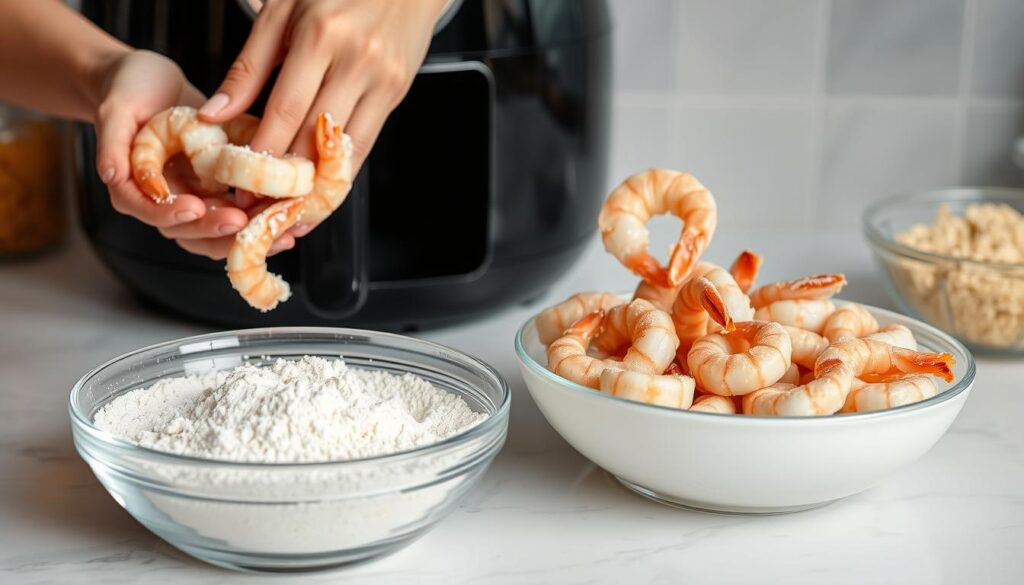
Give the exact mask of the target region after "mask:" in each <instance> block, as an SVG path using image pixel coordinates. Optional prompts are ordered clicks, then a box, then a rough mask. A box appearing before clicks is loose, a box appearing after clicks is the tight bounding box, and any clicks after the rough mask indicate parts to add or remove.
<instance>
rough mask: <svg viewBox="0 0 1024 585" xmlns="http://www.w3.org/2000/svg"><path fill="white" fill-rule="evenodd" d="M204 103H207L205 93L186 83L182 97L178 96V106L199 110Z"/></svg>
mask: <svg viewBox="0 0 1024 585" xmlns="http://www.w3.org/2000/svg"><path fill="white" fill-rule="evenodd" d="M204 103H206V96H205V95H203V92H201V91H199V90H198V89H196V87H195V86H194V85H192V84H191V83H189V82H187V81H186V82H185V85H184V87H182V88H181V95H179V96H178V105H182V106H192V107H193V108H199V107H201V106H202V105H203V104H204Z"/></svg>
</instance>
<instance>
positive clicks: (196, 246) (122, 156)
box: [95, 51, 295, 259]
mask: <svg viewBox="0 0 1024 585" xmlns="http://www.w3.org/2000/svg"><path fill="white" fill-rule="evenodd" d="M203 100H204V96H203V95H202V93H200V92H199V91H198V90H197V89H196V88H195V87H193V86H192V85H191V84H190V83H189V82H188V80H186V79H185V76H184V75H183V74H182V72H181V69H180V68H178V66H177V65H176V64H175V63H174V62H173V61H171V60H170V59H167V58H166V57H163V56H162V55H159V54H157V53H152V52H149V51H130V52H126V53H124V54H122V55H119V56H118V57H117V58H116V59H115V60H113V61H112V62H111V63H110V64H109V65H108V66H106V67H105V69H104V79H103V84H102V99H101V101H100V104H99V106H98V108H97V111H96V115H95V123H96V144H97V149H96V150H97V155H96V165H97V171H98V172H99V175H100V178H101V179H102V180H103V182H104V183H106V185H107V188H108V189H109V190H110V202H111V204H112V205H113V206H114V209H116V210H117V211H119V212H121V213H124V214H126V215H130V216H132V217H135V218H137V219H139V220H140V221H142V222H144V223H147V224H149V225H151V226H154V227H156V228H158V229H159V230H160V233H161V234H163V235H164V237H167V238H170V239H173V240H175V241H176V242H177V243H178V245H179V246H181V247H182V248H184V249H185V250H188V251H189V252H192V253H195V254H200V255H203V256H208V257H210V258H214V259H219V258H223V257H224V256H225V255H226V254H227V250H228V248H229V247H230V245H231V242H232V241H233V240H234V236H232V235H231V234H234V233H235V232H237V231H238V230H240V229H242V228H243V227H245V225H246V224H247V223H248V221H249V215H248V214H247V213H246V211H243V210H242V209H239V208H237V207H236V206H235V204H234V203H233V202H231V201H230V200H228V199H225V198H223V197H219V196H214V197H206V196H204V195H206V194H204V193H203V192H202V190H201V188H200V187H199V182H198V180H197V178H196V176H195V174H194V173H193V172H192V168H191V166H189V164H188V160H187V159H185V158H184V157H176V158H174V159H172V160H171V161H170V162H168V164H167V166H166V167H165V169H164V176H165V177H166V178H167V180H168V183H169V184H170V186H171V190H172V192H173V193H176V194H178V196H177V197H175V199H174V201H173V202H172V203H164V204H160V203H156V202H154V201H153V200H152V199H150V198H149V197H148V196H147V195H145V194H144V193H143V192H142V191H140V190H139V188H138V186H137V185H136V184H135V181H134V180H133V179H132V173H131V167H130V163H129V158H130V154H131V148H132V141H133V140H134V138H135V134H136V132H138V130H139V128H141V127H142V126H143V125H144V124H145V123H146V122H148V121H149V119H150V118H151V117H153V116H154V115H156V114H158V113H159V112H161V111H163V110H165V109H167V108H169V107H171V106H176V105H188V106H199V105H201V104H202V103H203ZM189 193H195V195H191V194H189ZM294 245H295V239H294V238H293V237H292V236H291V235H285V236H282V238H280V239H279V240H278V241H277V242H276V243H275V248H274V251H281V250H285V249H288V248H290V247H292V246H294Z"/></svg>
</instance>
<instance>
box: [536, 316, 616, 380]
mask: <svg viewBox="0 0 1024 585" xmlns="http://www.w3.org/2000/svg"><path fill="white" fill-rule="evenodd" d="M604 318H605V313H604V311H601V310H598V311H594V312H592V313H589V314H587V315H585V316H584V317H583V318H582V319H580V320H578V321H576V322H575V323H573V324H572V325H571V326H570V327H569V329H567V330H566V331H565V334H564V335H562V336H561V337H559V338H558V339H556V340H555V341H553V342H552V343H551V345H549V346H548V369H549V370H551V371H552V372H554V373H556V374H558V375H559V376H561V377H563V378H565V379H566V380H571V381H573V382H576V383H577V384H581V385H583V386H587V387H588V388H593V389H595V390H597V389H599V388H600V382H601V372H603V371H604V370H605V368H607V367H608V366H609V365H610V363H611V362H608V361H606V360H602V359H598V358H595V357H591V356H589V355H587V348H588V347H589V346H590V340H591V339H593V337H594V335H596V334H597V332H598V330H599V329H600V328H601V323H602V321H603V320H604Z"/></svg>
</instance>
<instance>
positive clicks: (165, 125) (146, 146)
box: [130, 106, 228, 203]
mask: <svg viewBox="0 0 1024 585" xmlns="http://www.w3.org/2000/svg"><path fill="white" fill-rule="evenodd" d="M227 143H228V135H227V133H225V132H224V129H223V128H221V127H220V126H219V125H217V124H208V123H206V122H202V121H201V120H199V116H198V113H197V112H196V110H195V108H189V107H186V106H178V107H175V108H169V109H166V110H164V111H162V112H160V113H159V114H157V115H155V116H153V117H152V118H150V120H149V122H146V125H145V126H143V127H142V129H140V130H139V131H138V133H137V134H136V135H135V140H134V142H133V143H132V153H131V159H130V160H131V167H132V177H133V178H134V179H135V183H136V184H137V185H138V186H139V189H141V190H142V192H143V193H145V194H146V195H148V196H149V197H150V198H152V199H153V200H154V201H156V202H157V203H170V202H171V201H174V194H173V193H171V189H170V187H169V186H168V185H167V179H165V178H164V165H165V164H167V161H168V160H170V159H171V157H173V156H174V155H176V154H178V153H179V152H183V153H185V156H187V157H188V159H189V162H190V163H191V164H192V170H193V171H195V174H196V176H197V177H199V179H200V181H202V184H203V187H204V188H208V189H210V190H215V188H216V187H217V185H216V183H215V181H214V178H213V174H214V167H215V166H216V164H217V157H218V156H219V155H220V151H221V148H222V147H223V146H224V145H225V144H227Z"/></svg>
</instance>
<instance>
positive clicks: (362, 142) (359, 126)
mask: <svg viewBox="0 0 1024 585" xmlns="http://www.w3.org/2000/svg"><path fill="white" fill-rule="evenodd" d="M381 93H383V92H372V93H369V94H367V95H365V96H363V98H362V99H360V100H359V103H358V104H357V105H356V109H355V111H353V112H352V117H351V118H349V121H348V124H346V125H345V133H346V134H348V135H349V136H351V137H352V169H353V172H359V168H360V167H362V166H363V162H365V161H366V157H367V156H369V155H370V149H371V148H373V144H374V142H376V141H377V136H379V135H380V129H381V128H382V127H383V126H384V122H385V121H386V120H387V119H388V115H389V114H391V111H392V110H393V109H394V107H395V105H397V103H396V102H395V101H394V100H393V99H389V98H388V97H387V96H385V95H379V94H381Z"/></svg>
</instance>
